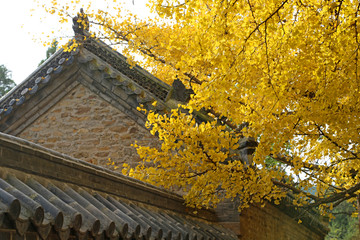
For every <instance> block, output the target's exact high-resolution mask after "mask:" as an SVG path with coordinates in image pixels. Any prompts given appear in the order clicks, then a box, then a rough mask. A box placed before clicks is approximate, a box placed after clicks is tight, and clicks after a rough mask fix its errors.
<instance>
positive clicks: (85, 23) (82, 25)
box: [73, 8, 89, 35]
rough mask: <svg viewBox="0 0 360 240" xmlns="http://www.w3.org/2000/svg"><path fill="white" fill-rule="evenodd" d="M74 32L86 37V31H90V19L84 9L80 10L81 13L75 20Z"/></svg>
mask: <svg viewBox="0 0 360 240" xmlns="http://www.w3.org/2000/svg"><path fill="white" fill-rule="evenodd" d="M73 30H74V32H75V35H78V34H80V35H84V32H85V31H86V32H87V31H89V18H88V17H87V15H86V14H85V12H84V9H83V8H80V12H79V13H78V14H77V16H75V17H74V18H73Z"/></svg>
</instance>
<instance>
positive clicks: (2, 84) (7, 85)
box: [0, 65, 16, 97]
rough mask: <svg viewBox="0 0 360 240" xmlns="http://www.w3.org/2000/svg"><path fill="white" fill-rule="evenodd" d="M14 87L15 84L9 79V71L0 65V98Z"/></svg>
mask: <svg viewBox="0 0 360 240" xmlns="http://www.w3.org/2000/svg"><path fill="white" fill-rule="evenodd" d="M15 86H16V84H15V82H14V81H13V80H12V79H11V71H10V70H9V69H7V68H6V67H5V66H4V65H0V97H2V96H4V95H5V94H6V93H7V92H8V91H9V90H10V89H12V88H13V87H15Z"/></svg>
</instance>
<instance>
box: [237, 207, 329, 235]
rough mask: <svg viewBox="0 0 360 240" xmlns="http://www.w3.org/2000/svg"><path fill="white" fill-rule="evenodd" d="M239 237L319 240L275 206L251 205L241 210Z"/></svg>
mask: <svg viewBox="0 0 360 240" xmlns="http://www.w3.org/2000/svg"><path fill="white" fill-rule="evenodd" d="M240 232H241V237H240V239H244V240H245V239H246V240H321V239H323V238H322V237H321V236H319V235H317V234H316V233H314V232H312V231H311V230H309V229H308V228H306V227H305V226H304V225H302V224H299V223H297V222H296V220H294V219H292V218H290V217H289V216H287V215H286V214H285V213H283V212H281V211H279V209H277V208H276V207H274V206H272V205H270V204H267V205H266V206H265V207H263V208H261V207H257V206H252V207H250V208H248V209H245V210H243V211H242V212H241V215H240Z"/></svg>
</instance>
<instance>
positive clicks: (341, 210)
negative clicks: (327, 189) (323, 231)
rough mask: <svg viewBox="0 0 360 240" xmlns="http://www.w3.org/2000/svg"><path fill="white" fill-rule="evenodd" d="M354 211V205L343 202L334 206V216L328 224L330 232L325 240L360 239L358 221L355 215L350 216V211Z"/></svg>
mask: <svg viewBox="0 0 360 240" xmlns="http://www.w3.org/2000/svg"><path fill="white" fill-rule="evenodd" d="M353 212H356V209H355V207H354V206H353V205H352V204H350V203H348V202H343V203H341V204H340V205H339V206H338V207H336V208H334V213H338V214H334V215H335V216H336V218H335V219H334V220H332V221H331V222H330V224H329V228H330V232H329V234H328V236H327V237H326V238H325V239H326V240H335V239H336V240H340V239H342V240H355V239H360V234H359V222H358V218H357V217H352V216H351V213H353Z"/></svg>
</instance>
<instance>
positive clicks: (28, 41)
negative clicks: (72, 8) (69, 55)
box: [0, 0, 148, 84]
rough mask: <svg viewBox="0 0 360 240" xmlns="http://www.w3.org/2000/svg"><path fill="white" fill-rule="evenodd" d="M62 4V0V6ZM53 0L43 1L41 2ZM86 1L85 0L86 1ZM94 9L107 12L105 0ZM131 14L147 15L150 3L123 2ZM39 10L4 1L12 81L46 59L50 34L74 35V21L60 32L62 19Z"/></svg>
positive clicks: (1, 60)
mask: <svg viewBox="0 0 360 240" xmlns="http://www.w3.org/2000/svg"><path fill="white" fill-rule="evenodd" d="M62 1H65V0H58V2H59V3H60V4H61V2H62ZM46 2H47V3H48V2H50V0H42V1H41V3H46ZM82 2H83V1H82ZM92 2H95V4H93V5H92V6H93V8H100V9H103V10H104V9H106V8H107V6H106V5H104V4H105V3H104V0H101V1H99V0H94V1H92ZM118 2H123V3H124V4H125V6H126V7H127V8H129V10H130V11H132V12H135V13H136V14H138V15H147V14H148V10H147V9H146V7H145V3H146V0H120V1H118ZM44 16H46V13H45V12H44V11H43V10H42V8H40V7H38V3H37V1H36V0H0V29H1V37H0V65H2V64H3V65H5V67H7V69H9V70H10V71H11V72H12V79H13V80H14V81H15V82H16V83H17V84H19V83H20V82H22V81H24V80H25V79H26V77H27V76H29V75H30V74H31V73H32V72H33V71H35V70H36V68H37V67H38V64H39V62H40V61H41V60H42V59H45V58H46V50H47V48H48V46H43V43H42V41H43V40H49V38H48V37H47V35H48V33H51V32H52V31H54V34H53V35H54V36H55V37H68V36H71V35H72V34H73V32H72V30H71V29H72V28H71V21H69V22H68V23H67V24H68V27H67V29H63V30H60V28H61V24H60V23H59V22H58V20H57V19H56V18H55V17H53V16H51V15H49V16H46V18H45V19H44Z"/></svg>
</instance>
